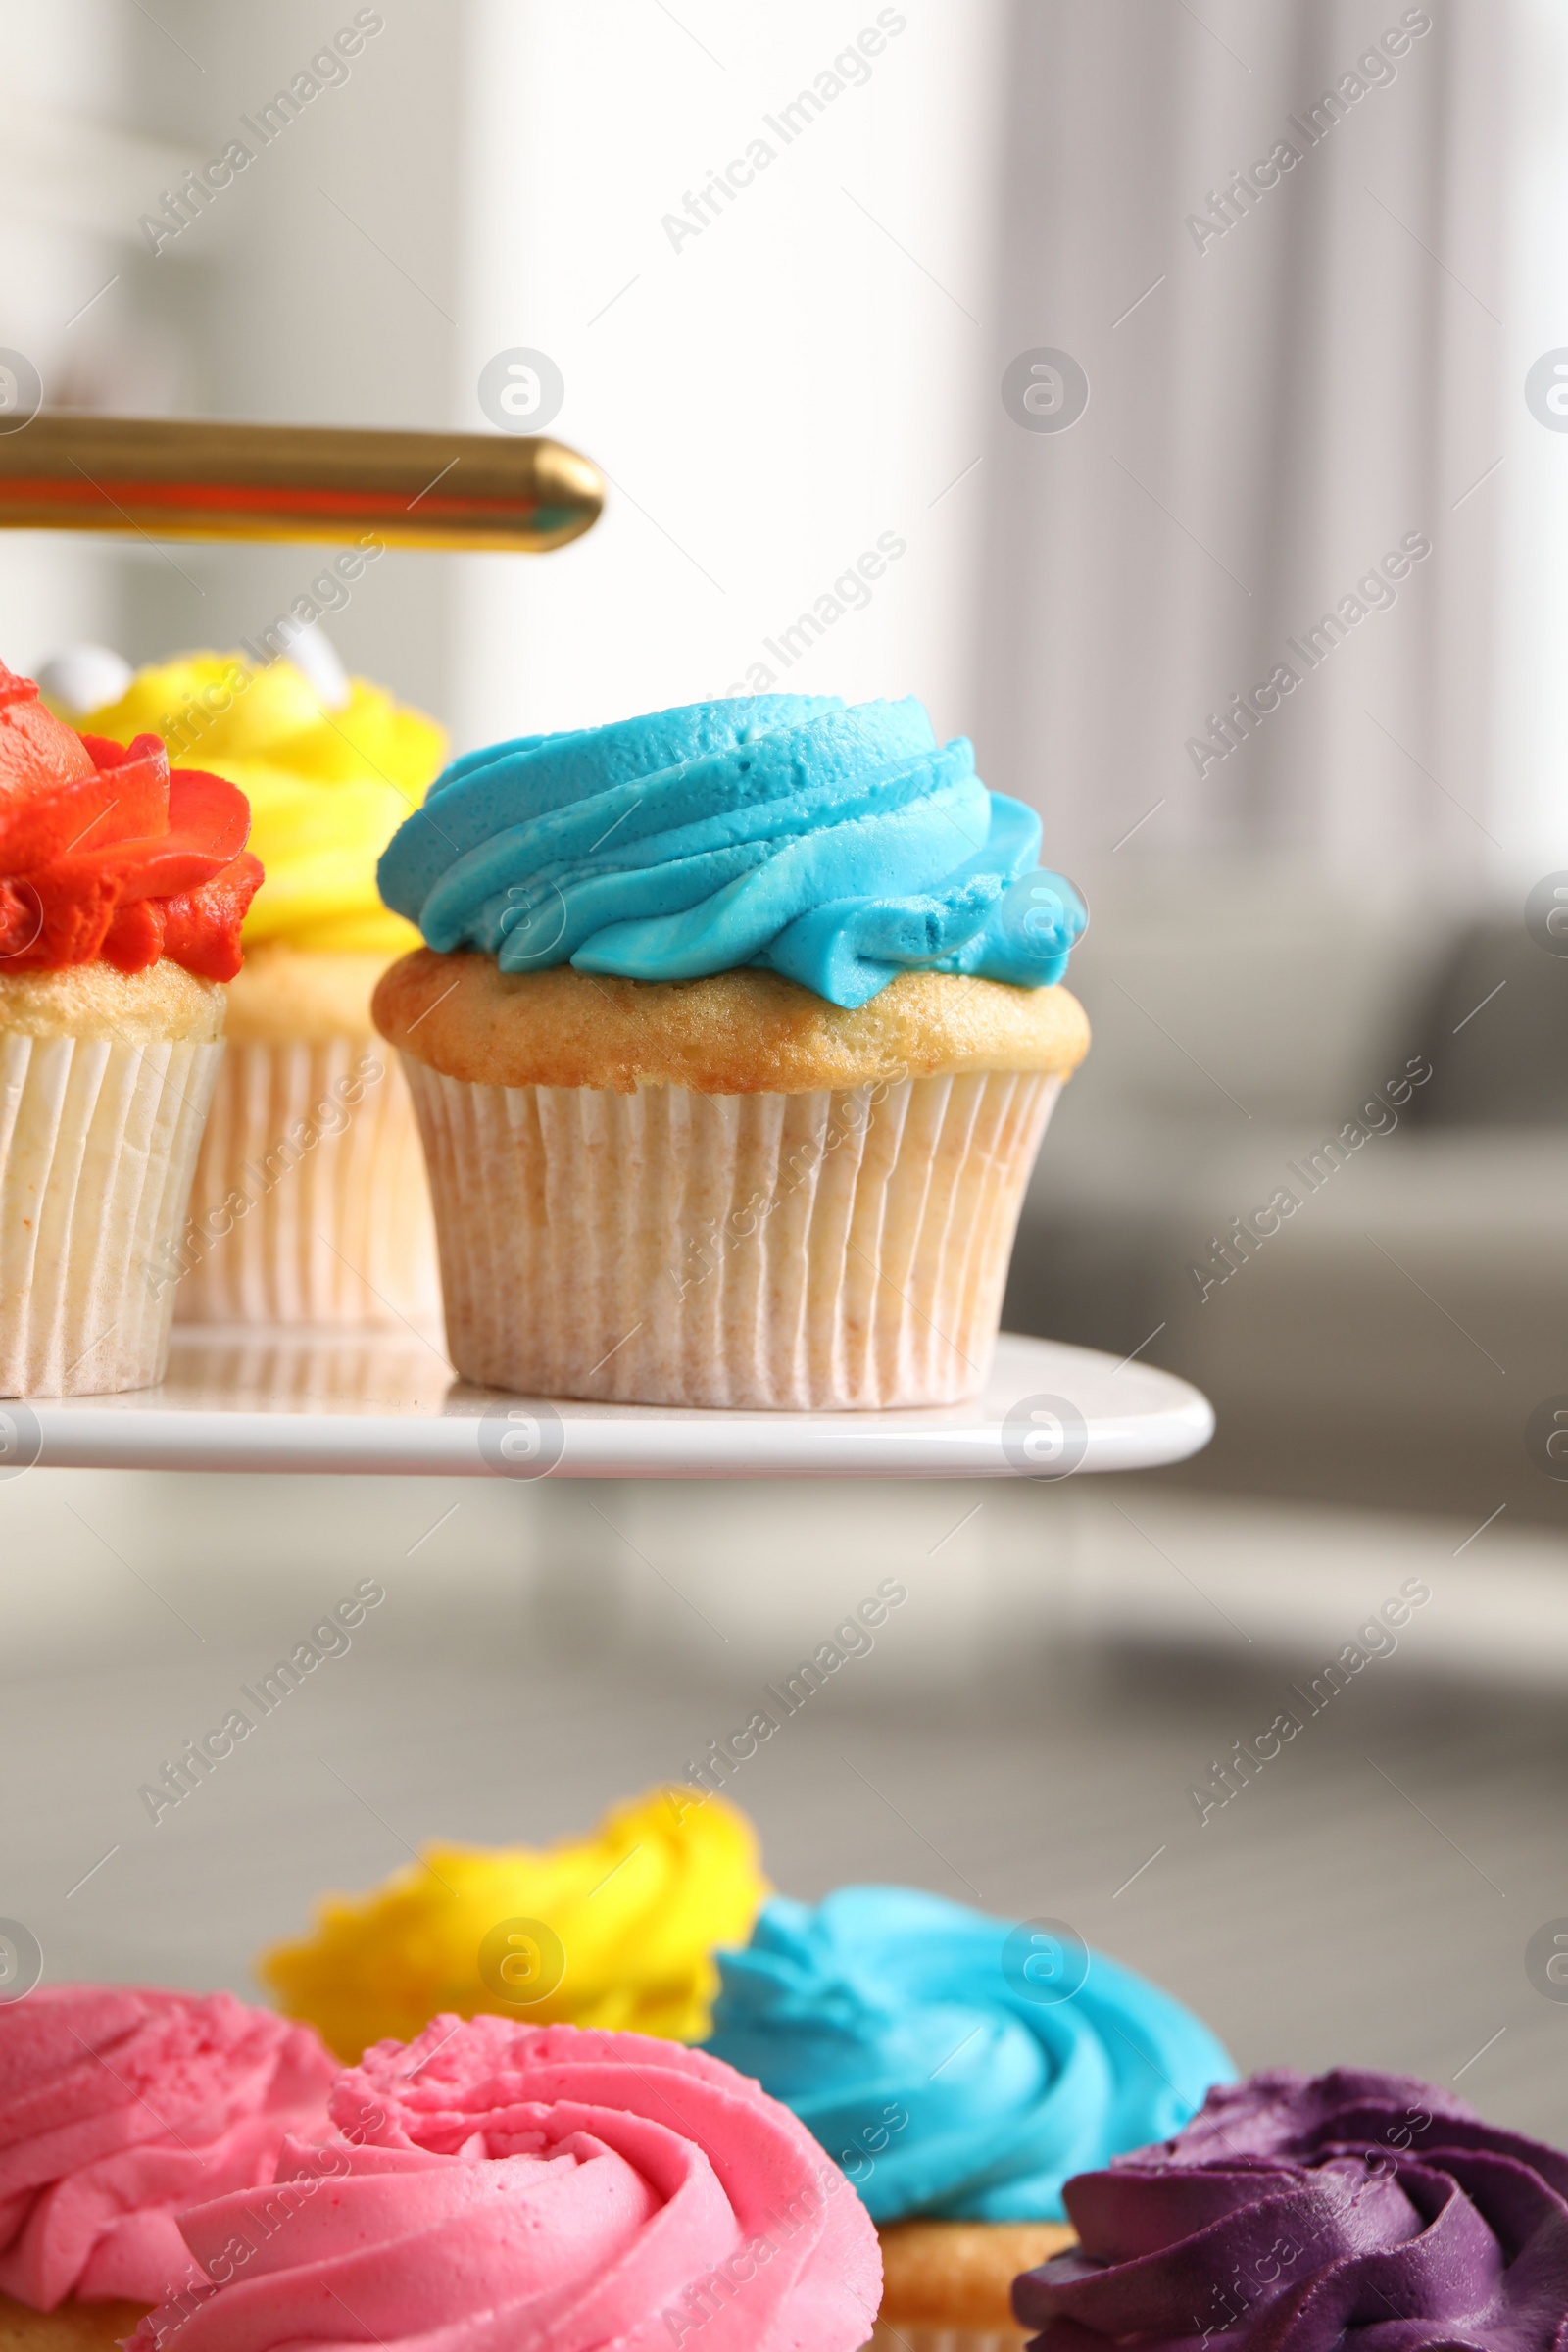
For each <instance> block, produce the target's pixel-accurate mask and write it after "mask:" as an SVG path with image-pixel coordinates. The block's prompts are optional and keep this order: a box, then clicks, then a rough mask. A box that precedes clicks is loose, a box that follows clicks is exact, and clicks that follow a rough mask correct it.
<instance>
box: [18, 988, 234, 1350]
mask: <svg viewBox="0 0 1568 2352" xmlns="http://www.w3.org/2000/svg"><path fill="white" fill-rule="evenodd" d="M221 1059H222V1048H221V1046H218V1045H207V1044H184V1043H165V1044H161V1045H148V1046H130V1045H118V1044H115V1043H114V1042H112V1041H111V1040H109V1039H104V1038H72V1037H33V1036H30V1035H27V1034H25V1032H21V1031H16V1030H11V1031H7V1032H5V1033H3V1034H0V1396H5V1397H91V1396H99V1395H102V1394H104V1393H105V1392H107V1391H109V1390H114V1389H144V1388H150V1387H152V1386H153V1385H154V1384H155V1383H156V1382H158V1381H159V1380H161V1379H162V1378H163V1374H164V1364H165V1360H166V1358H167V1356H168V1353H169V1321H170V1314H171V1311H172V1306H173V1293H172V1288H171V1287H170V1285H169V1284H168V1283H167V1282H166V1281H164V1280H163V1279H162V1277H161V1272H160V1269H161V1268H162V1267H163V1266H164V1264H165V1263H166V1262H167V1259H168V1256H169V1253H170V1251H171V1250H172V1249H173V1248H174V1247H175V1245H176V1244H177V1243H178V1240H179V1237H180V1233H181V1231H182V1229H183V1226H184V1222H185V1204H186V1201H187V1198H188V1196H189V1192H190V1185H191V1175H192V1171H193V1170H194V1168H195V1165H196V1153H197V1147H198V1145H199V1144H200V1142H201V1134H202V1123H203V1120H204V1119H205V1118H206V1115H207V1105H208V1102H209V1100H210V1099H211V1096H212V1091H213V1086H214V1082H215V1080H216V1079H217V1076H218V1070H219V1064H220V1062H221Z"/></svg>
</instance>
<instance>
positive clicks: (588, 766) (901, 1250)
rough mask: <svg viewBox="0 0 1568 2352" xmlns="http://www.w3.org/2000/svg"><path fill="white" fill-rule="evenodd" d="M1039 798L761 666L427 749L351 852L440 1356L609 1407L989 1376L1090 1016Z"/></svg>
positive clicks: (828, 1400) (513, 1385)
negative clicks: (375, 913) (442, 768)
mask: <svg viewBox="0 0 1568 2352" xmlns="http://www.w3.org/2000/svg"><path fill="white" fill-rule="evenodd" d="M1039 852H1040V822H1039V819H1038V817H1037V816H1036V815H1035V814H1034V812H1033V810H1032V809H1026V808H1025V807H1023V805H1022V804H1021V803H1020V802H1017V801H1012V800H1008V799H1006V798H1005V797H1004V796H1003V795H1002V794H1000V793H993V792H988V791H987V789H986V787H985V786H984V785H983V784H982V783H981V782H980V780H979V778H978V777H977V776H976V774H975V772H974V758H973V754H972V752H971V750H970V747H969V745H968V744H967V743H966V742H963V741H962V740H961V739H960V740H959V741H957V742H954V743H950V744H947V745H939V744H938V742H937V740H936V738H935V736H934V735H933V733H932V731H931V724H930V721H929V719H928V718H927V717H926V714H925V711H923V710H922V709H921V707H920V705H919V704H918V703H916V702H912V701H909V702H902V703H869V704H864V705H861V706H860V707H858V709H854V710H847V709H846V708H845V707H844V706H843V704H842V703H840V702H838V701H837V700H834V699H831V698H826V699H814V698H809V697H805V696H794V695H771V696H763V697H758V698H753V699H745V698H742V699H739V700H735V701H729V702H722V703H701V704H696V705H693V706H691V707H690V708H688V709H685V710H678V711H662V712H659V713H657V714H656V715H654V716H652V717H648V718H640V719H632V720H627V721H624V722H622V723H620V724H618V725H615V726H608V727H600V728H593V729H588V730H585V731H583V732H581V733H577V734H570V735H550V736H529V737H525V738H523V739H521V740H520V741H518V742H515V743H509V744H500V745H497V746H495V747H493V748H492V749H491V750H489V751H485V752H480V753H476V754H473V755H472V756H470V757H469V758H467V759H465V760H458V761H456V762H455V764H454V765H453V766H451V767H449V768H448V769H447V770H446V772H445V774H444V775H442V776H441V777H440V778H439V779H438V780H437V782H436V783H435V785H434V786H433V787H432V788H431V791H430V794H429V797H428V798H427V800H426V801H425V803H424V806H423V808H422V809H419V810H417V812H416V814H415V815H414V816H412V817H410V818H409V819H408V821H407V823H406V824H404V825H403V826H402V827H401V829H400V830H399V832H398V833H397V835H396V836H395V838H394V840H393V841H392V843H391V845H390V847H389V848H388V850H387V851H386V854H385V856H384V857H383V858H382V860H381V866H380V884H381V890H382V895H383V896H384V898H385V899H386V901H387V904H388V905H389V906H390V907H393V908H395V909H396V910H397V911H398V912H399V913H401V914H405V915H408V916H409V917H410V918H411V919H412V920H414V921H415V922H417V924H418V926H419V929H420V931H421V933H422V935H423V938H424V941H425V945H424V947H423V948H422V949H420V950H417V951H416V953H415V954H414V955H412V956H406V957H405V958H404V959H403V961H402V962H401V963H398V964H395V965H394V966H393V968H392V970H391V971H390V972H389V973H388V974H387V975H386V977H385V979H384V980H383V981H382V983H381V986H380V988H379V990H378V991H377V994H376V999H375V1005H374V1012H375V1019H376V1023H377V1026H378V1027H379V1028H380V1029H381V1031H382V1033H383V1035H385V1036H386V1037H387V1038H388V1039H389V1040H390V1041H391V1042H392V1044H393V1045H395V1046H396V1047H397V1048H398V1049H399V1051H400V1052H401V1054H402V1055H403V1059H404V1064H405V1067H406V1069H407V1071H408V1076H409V1081H410V1084H411V1086H412V1088H413V1090H414V1097H415V1103H416V1105H417V1110H418V1115H419V1122H420V1128H421V1131H422V1134H423V1138H424V1146H425V1152H426V1155H427V1159H428V1163H429V1169H430V1179H431V1190H432V1196H433V1201H434V1205H435V1215H436V1225H437V1231H438V1234H439V1238H440V1245H441V1266H442V1285H443V1290H444V1294H445V1301H446V1316H447V1339H448V1346H449V1348H450V1351H451V1354H452V1359H453V1362H454V1363H455V1364H456V1365H457V1367H458V1369H459V1371H460V1372H462V1373H463V1374H464V1375H465V1376H466V1378H468V1379H470V1380H475V1381H480V1382H483V1383H486V1384H489V1385H492V1386H495V1387H500V1388H510V1389H517V1390H522V1391H526V1392H531V1393H533V1394H544V1395H547V1396H548V1395H556V1396H568V1397H602V1398H607V1399H613V1400H616V1401H619V1402H623V1403H639V1402H640V1403H666V1404H690V1405H743V1406H763V1407H767V1406H784V1407H794V1408H797V1409H803V1408H804V1409H811V1408H816V1407H829V1406H836V1407H844V1406H886V1405H902V1404H926V1403H937V1402H946V1401H950V1400H952V1399H954V1398H956V1397H963V1396H967V1395H969V1394H971V1393H973V1391H975V1390H976V1389H978V1388H979V1387H980V1386H981V1385H982V1384H983V1382H984V1380H985V1377H986V1373H987V1371H988V1369H989V1364H990V1358H991V1351H992V1348H993V1347H994V1344H995V1340H996V1330H997V1322H998V1317H999V1314H1000V1310H1001V1300H1002V1290H1003V1285H1004V1282H1005V1276H1006V1269H1007V1259H1008V1256H1009V1254H1010V1250H1011V1247H1012V1237H1013V1232H1014V1229H1015V1226H1016V1222H1017V1215H1018V1208H1019V1205H1020V1202H1021V1200H1022V1196H1023V1189H1024V1186H1025V1184H1026V1182H1027V1180H1028V1176H1029V1171H1030V1168H1031V1166H1032V1164H1033V1161H1034V1156H1035V1152H1036V1151H1037V1149H1038V1146H1039V1142H1040V1138H1041V1135H1042V1133H1043V1131H1044V1128H1045V1123H1046V1119H1047V1117H1048V1115H1049V1113H1050V1110H1051V1107H1052V1104H1053V1103H1054V1101H1055V1098H1056V1096H1057V1094H1058V1093H1059V1091H1060V1088H1061V1085H1062V1083H1063V1081H1064V1080H1065V1079H1066V1078H1067V1077H1068V1076H1069V1075H1070V1074H1071V1072H1072V1071H1073V1069H1074V1068H1075V1067H1076V1066H1077V1063H1078V1062H1079V1060H1080V1059H1081V1058H1082V1056H1083V1054H1084V1052H1085V1051H1086V1049H1087V1045H1088V1025H1087V1023H1086V1022H1085V1020H1084V1017H1083V1013H1082V1011H1081V1010H1080V1008H1079V1006H1078V1005H1077V1004H1076V1003H1075V1002H1074V1000H1073V999H1072V998H1071V997H1070V996H1069V995H1068V994H1067V992H1066V990H1065V989H1063V988H1062V987H1060V986H1059V982H1060V979H1061V974H1062V972H1063V970H1064V969H1065V966H1066V961H1067V953H1068V950H1069V949H1070V947H1071V945H1072V943H1073V941H1074V939H1075V938H1076V937H1077V935H1078V933H1079V931H1080V930H1081V929H1082V927H1083V923H1084V920H1085V916H1084V911H1083V908H1082V907H1081V906H1080V904H1079V902H1078V899H1077V897H1076V896H1075V894H1074V892H1073V891H1072V889H1071V887H1070V885H1069V884H1067V883H1065V882H1063V881H1062V880H1061V879H1060V878H1059V877H1058V876H1055V875H1053V874H1049V873H1045V872H1042V871H1041V869H1040V866H1039Z"/></svg>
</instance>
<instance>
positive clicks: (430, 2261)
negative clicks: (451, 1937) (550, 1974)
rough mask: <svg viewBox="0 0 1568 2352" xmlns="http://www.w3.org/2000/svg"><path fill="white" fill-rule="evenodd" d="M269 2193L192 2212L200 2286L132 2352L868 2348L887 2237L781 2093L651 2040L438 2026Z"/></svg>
mask: <svg viewBox="0 0 1568 2352" xmlns="http://www.w3.org/2000/svg"><path fill="white" fill-rule="evenodd" d="M331 2111H332V2116H333V2120H334V2121H335V2123H336V2124H337V2127H338V2132H339V2136H338V2137H337V2138H336V2139H335V2140H334V2141H332V2142H331V2143H329V2144H328V2145H327V2146H325V2147H323V2148H320V2149H318V2150H300V2151H298V2152H293V2151H291V2152H290V2156H289V2157H288V2158H287V2159H286V2160H285V2161H284V2162H283V2163H282V2164H281V2165H280V2166H279V2168H278V2184H277V2186H276V2188H275V2189H274V2190H273V2191H272V2192H271V2194H270V2195H269V2196H267V2197H265V2198H264V2197H262V2196H260V2195H258V2194H256V2193H254V2192H253V2193H251V2194H248V2195H247V2194H245V2193H244V2192H241V2193H239V2194H236V2195H227V2196H219V2197H217V2198H215V2199H214V2200H212V2201H211V2202H204V2203H202V2204H199V2205H197V2206H196V2207H195V2209H194V2210H193V2211H191V2212H187V2213H186V2214H184V2215H183V2216H182V2217H181V2229H182V2232H183V2234H184V2237H185V2241H186V2244H187V2245H188V2246H189V2248H190V2250H191V2252H192V2254H193V2255H194V2256H195V2257H196V2259H197V2261H198V2262H199V2263H200V2265H201V2267H202V2270H203V2271H204V2272H205V2273H206V2275H207V2282H206V2284H205V2286H203V2287H200V2288H198V2289H196V2290H195V2291H194V2292H192V2293H189V2294H185V2295H181V2296H178V2297H174V2298H171V2300H170V2301H169V2302H168V2303H166V2304H165V2305H164V2307H163V2308H162V2309H161V2310H159V2311H155V2312H153V2313H152V2314H150V2315H149V2317H148V2318H147V2319H145V2320H144V2321H143V2322H142V2324H141V2327H140V2328H139V2329H138V2330H137V2332H136V2334H135V2335H134V2336H133V2337H132V2338H131V2346H132V2352H159V2347H161V2346H164V2345H167V2344H168V2343H169V2342H170V2340H171V2338H172V2336H173V2335H174V2334H175V2331H176V2330H177V2333H178V2342H179V2347H180V2352H235V2348H236V2347H243V2352H283V2348H284V2347H285V2346H287V2347H290V2348H293V2347H297V2346H299V2345H302V2344H309V2345H311V2346H312V2347H313V2348H314V2352H339V2348H340V2347H341V2352H350V2347H353V2348H354V2352H359V2347H361V2346H363V2345H365V2344H366V2343H370V2342H373V2343H377V2344H380V2345H381V2346H382V2347H383V2348H384V2352H396V2347H397V2346H399V2345H407V2346H409V2347H411V2352H412V2348H413V2347H415V2346H417V2347H419V2352H430V2348H431V2347H433V2346H442V2347H447V2348H449V2352H653V2347H655V2346H674V2347H677V2348H678V2347H679V2346H681V2345H682V2344H691V2345H694V2346H695V2345H701V2346H702V2347H703V2352H858V2347H859V2346H860V2345H861V2344H863V2343H864V2341H865V2339H866V2337H867V2335H868V2334H869V2332H870V2326H871V2318H872V2314H873V2313H874V2312H875V2310H876V2304H877V2293H878V2289H879V2287H880V2284H881V2276H880V2270H879V2266H878V2262H877V2247H876V2232H875V2231H874V2230H873V2229H872V2228H871V2224H870V2222H869V2221H868V2220H867V2218H866V2214H865V2209H864V2207H863V2206H862V2205H861V2204H860V2202H859V2200H858V2197H857V2196H856V2195H855V2193H854V2191H853V2190H852V2189H850V2188H849V2187H848V2186H847V2185H846V2183H845V2181H844V2180H843V2178H842V2176H841V2175H840V2174H839V2173H838V2172H837V2171H836V2169H835V2168H834V2167H833V2166H831V2165H824V2164H823V2162H822V2158H821V2151H820V2150H819V2149H818V2148H817V2146H816V2144H815V2142H814V2141H813V2140H812V2139H811V2137H810V2136H809V2133H808V2132H806V2131H803V2130H802V2129H801V2127H800V2125H799V2124H798V2123H797V2122H796V2121H795V2118H794V2117H793V2116H792V2115H791V2114H790V2113H789V2111H788V2110H787V2109H786V2108H783V2107H780V2106H778V2105H777V2104H776V2103H775V2102H774V2101H773V2100H772V2099H769V2098H766V2097H764V2096H763V2094H762V2093H761V2092H760V2090H759V2089H758V2087H757V2085H756V2083H755V2082H745V2081H744V2080H743V2079H742V2078H741V2077H740V2076H739V2075H735V2074H732V2073H731V2071H730V2069H729V2068H728V2067H727V2066H720V2065H719V2064H718V2063H717V2061H716V2060H714V2059H712V2058H707V2057H704V2056H703V2054H702V2053H701V2052H700V2051H697V2050H687V2049H682V2048H680V2047H679V2046H678V2045H677V2044H676V2043H674V2042H669V2041H655V2040H650V2039H647V2038H645V2037H644V2036H643V2035H642V2034H598V2033H585V2032H582V2031H580V2030H579V2029H578V2028H576V2027H574V2026H546V2027H536V2026H519V2025H516V2024H514V2023H513V2022H511V2021H510V2020H508V2019H504V2018H499V2017H476V2018H472V2019H470V2020H469V2021H468V2022H467V2023H466V2024H465V2023H464V2022H463V2021H462V2020H461V2019H459V2018H456V2017H438V2018H436V2019H435V2020H434V2021H433V2022H432V2024H431V2025H430V2027H429V2028H428V2030H427V2031H426V2032H425V2033H424V2034H421V2035H420V2036H419V2038H418V2039H417V2041H415V2042H414V2043H413V2044H412V2045H410V2046H408V2047H405V2046H404V2045H403V2044H402V2043H399V2042H392V2041H384V2042H380V2043H378V2044H377V2045H376V2047H375V2048H374V2049H373V2050H369V2051H368V2052H367V2053H366V2057H365V2061H364V2063H363V2065H361V2066H359V2067H356V2068H354V2069H353V2070H352V2071H351V2072H349V2073H347V2074H345V2075H343V2076H342V2077H341V2078H340V2079H339V2081H338V2082H337V2083H336V2084H335V2085H334V2087H333V2090H332V2093H331Z"/></svg>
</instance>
